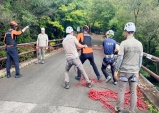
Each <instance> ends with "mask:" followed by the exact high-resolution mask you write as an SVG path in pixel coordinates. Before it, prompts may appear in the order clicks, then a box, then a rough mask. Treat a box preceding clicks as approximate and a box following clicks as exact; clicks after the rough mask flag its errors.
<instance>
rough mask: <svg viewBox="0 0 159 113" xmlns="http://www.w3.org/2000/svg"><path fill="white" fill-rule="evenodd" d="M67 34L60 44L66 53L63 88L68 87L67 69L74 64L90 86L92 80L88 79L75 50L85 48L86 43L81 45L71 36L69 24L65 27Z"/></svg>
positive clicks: (71, 31)
mask: <svg viewBox="0 0 159 113" xmlns="http://www.w3.org/2000/svg"><path fill="white" fill-rule="evenodd" d="M66 33H67V36H66V38H65V39H64V40H63V42H62V45H63V48H64V50H65V53H66V60H67V64H66V68H65V83H64V88H66V89H69V70H70V68H71V67H72V66H73V65H74V66H76V67H77V68H78V69H79V70H80V72H81V73H82V75H83V76H84V78H85V80H86V82H87V83H88V85H87V86H88V87H89V88H90V87H92V85H93V84H92V82H91V81H90V80H89V78H88V75H87V74H86V72H85V70H84V68H83V65H82V63H81V61H80V59H79V55H78V52H77V48H76V46H77V47H78V48H86V47H87V45H82V44H80V43H79V42H78V40H77V39H76V37H75V36H73V28H72V27H71V26H69V27H67V28H66Z"/></svg>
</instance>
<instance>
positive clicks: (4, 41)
mask: <svg viewBox="0 0 159 113" xmlns="http://www.w3.org/2000/svg"><path fill="white" fill-rule="evenodd" d="M3 43H4V46H6V34H5V35H4V40H3Z"/></svg>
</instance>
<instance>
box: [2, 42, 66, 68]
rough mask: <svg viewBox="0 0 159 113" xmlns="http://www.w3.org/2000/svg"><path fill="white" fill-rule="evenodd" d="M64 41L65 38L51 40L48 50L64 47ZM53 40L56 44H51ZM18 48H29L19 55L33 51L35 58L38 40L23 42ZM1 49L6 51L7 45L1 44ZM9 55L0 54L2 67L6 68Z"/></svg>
mask: <svg viewBox="0 0 159 113" xmlns="http://www.w3.org/2000/svg"><path fill="white" fill-rule="evenodd" d="M62 41H63V39H54V40H49V44H48V45H49V47H48V50H47V52H49V53H50V52H51V51H52V50H58V48H60V47H62ZM51 42H54V44H51ZM17 48H27V49H28V51H25V52H21V53H19V57H23V56H24V55H27V54H30V53H33V54H34V58H36V57H37V54H38V53H37V49H36V42H30V43H22V44H17ZM0 50H2V51H5V46H0ZM6 60H7V57H6V56H2V57H1V56H0V69H3V68H5V63H6Z"/></svg>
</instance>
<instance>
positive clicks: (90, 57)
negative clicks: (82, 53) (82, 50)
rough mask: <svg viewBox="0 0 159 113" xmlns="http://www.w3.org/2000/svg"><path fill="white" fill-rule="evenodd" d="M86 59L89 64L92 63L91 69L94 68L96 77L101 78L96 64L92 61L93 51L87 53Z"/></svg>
mask: <svg viewBox="0 0 159 113" xmlns="http://www.w3.org/2000/svg"><path fill="white" fill-rule="evenodd" d="M88 60H89V62H90V64H91V65H92V67H93V70H94V73H95V74H96V76H97V78H98V79H100V78H101V75H100V74H99V71H98V69H97V66H96V64H95V62H94V56H93V53H92V54H89V56H88Z"/></svg>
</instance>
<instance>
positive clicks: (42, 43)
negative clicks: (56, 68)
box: [36, 28, 48, 64]
mask: <svg viewBox="0 0 159 113" xmlns="http://www.w3.org/2000/svg"><path fill="white" fill-rule="evenodd" d="M36 49H38V61H37V62H36V64H39V63H42V64H44V59H45V50H47V49H48V35H47V34H45V28H41V33H40V34H39V35H38V39H37V43H36Z"/></svg>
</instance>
